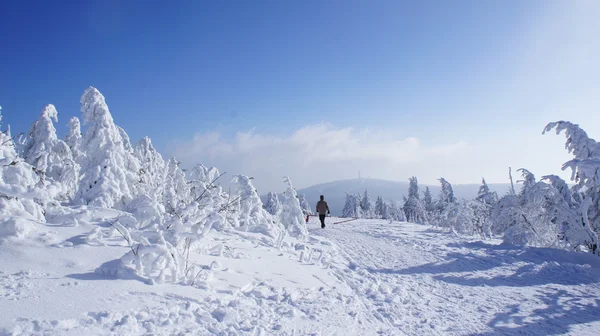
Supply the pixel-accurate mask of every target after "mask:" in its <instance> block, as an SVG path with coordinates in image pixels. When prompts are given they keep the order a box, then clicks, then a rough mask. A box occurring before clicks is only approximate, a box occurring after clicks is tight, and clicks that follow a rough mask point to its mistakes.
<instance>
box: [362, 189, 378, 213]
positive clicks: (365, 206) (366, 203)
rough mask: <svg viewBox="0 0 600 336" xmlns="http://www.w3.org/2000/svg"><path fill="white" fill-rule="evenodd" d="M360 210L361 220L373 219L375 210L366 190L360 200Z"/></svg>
mask: <svg viewBox="0 0 600 336" xmlns="http://www.w3.org/2000/svg"><path fill="white" fill-rule="evenodd" d="M360 209H361V212H362V215H363V218H373V217H375V209H374V207H373V201H372V200H371V196H370V195H369V191H368V190H365V192H364V194H363V196H362V198H361V200H360Z"/></svg>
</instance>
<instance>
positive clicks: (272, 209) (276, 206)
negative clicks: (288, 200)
mask: <svg viewBox="0 0 600 336" xmlns="http://www.w3.org/2000/svg"><path fill="white" fill-rule="evenodd" d="M264 208H265V210H267V212H268V213H270V214H271V215H278V214H279V211H281V203H280V202H279V197H278V196H277V194H276V193H273V192H269V193H268V194H267V202H266V203H265V204H264Z"/></svg>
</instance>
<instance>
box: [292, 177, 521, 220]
mask: <svg viewBox="0 0 600 336" xmlns="http://www.w3.org/2000/svg"><path fill="white" fill-rule="evenodd" d="M427 186H428V187H429V188H430V189H431V193H432V194H433V195H434V197H437V195H438V194H439V192H440V189H441V188H440V185H439V184H437V185H425V184H419V188H420V191H421V194H422V193H423V191H425V187H427ZM509 186H510V184H503V183H499V184H489V187H490V189H491V191H496V192H497V193H498V194H499V195H504V194H505V193H506V191H507V190H508V188H509ZM479 187H480V185H479V184H453V185H452V188H453V189H454V194H455V195H456V197H459V198H466V199H473V198H474V197H475V196H477V191H478V190H479ZM516 187H520V185H517V186H516ZM365 189H368V190H369V194H371V197H373V198H377V196H381V197H383V198H384V199H386V200H395V201H398V202H401V201H402V197H403V196H405V195H406V194H407V193H408V180H407V181H387V180H379V179H371V178H360V179H351V180H341V181H333V182H328V183H323V184H317V185H314V186H310V187H307V188H303V189H299V190H298V193H299V194H305V195H306V198H307V200H308V201H309V203H310V204H311V205H312V206H313V207H314V204H316V203H317V201H318V200H319V195H325V198H326V200H327V203H328V204H329V207H330V208H331V213H332V214H334V215H336V216H337V215H341V213H342V209H343V208H344V203H345V201H346V193H355V194H357V193H360V194H362V193H363V192H364V191H365ZM313 203H314V204H313Z"/></svg>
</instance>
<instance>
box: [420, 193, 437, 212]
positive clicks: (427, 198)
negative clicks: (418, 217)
mask: <svg viewBox="0 0 600 336" xmlns="http://www.w3.org/2000/svg"><path fill="white" fill-rule="evenodd" d="M423 205H424V206H425V210H426V211H427V212H428V213H433V212H434V211H435V203H434V202H433V196H432V195H431V190H429V187H425V192H423Z"/></svg>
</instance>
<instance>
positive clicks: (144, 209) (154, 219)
mask: <svg viewBox="0 0 600 336" xmlns="http://www.w3.org/2000/svg"><path fill="white" fill-rule="evenodd" d="M125 210H126V211H127V212H130V213H131V214H132V215H133V216H134V217H135V218H136V220H137V222H138V223H139V224H138V225H139V227H145V226H148V225H153V224H156V225H158V226H159V227H163V214H164V213H165V209H164V207H163V206H162V204H160V203H158V202H157V201H156V199H154V198H152V197H151V196H148V195H140V196H138V197H136V198H134V199H133V200H132V201H131V202H129V204H127V206H126V208H125Z"/></svg>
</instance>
